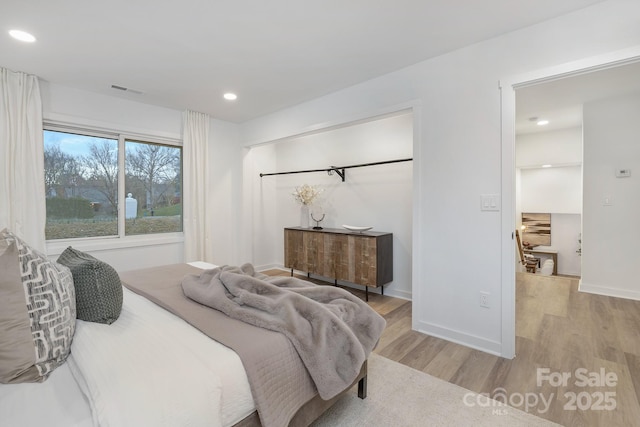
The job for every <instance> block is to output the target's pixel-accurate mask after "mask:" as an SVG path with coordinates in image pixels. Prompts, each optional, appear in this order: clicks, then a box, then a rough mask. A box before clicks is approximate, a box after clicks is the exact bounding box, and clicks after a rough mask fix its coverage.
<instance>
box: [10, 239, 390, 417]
mask: <svg viewBox="0 0 640 427" xmlns="http://www.w3.org/2000/svg"><path fill="white" fill-rule="evenodd" d="M0 249H1V248H0ZM0 254H2V251H1V250H0ZM0 267H2V260H1V259H0ZM214 267H215V266H214V265H211V264H206V263H201V262H200V263H191V264H176V265H171V266H164V267H158V268H153V269H144V270H135V271H130V272H124V273H120V278H121V280H122V283H123V285H124V287H123V290H122V308H121V312H120V314H119V318H118V319H117V321H114V322H113V323H111V324H103V323H95V322H88V321H83V320H76V322H75V333H74V335H73V342H72V344H71V346H70V347H71V348H70V354H69V356H68V357H67V358H66V361H65V362H64V363H61V364H60V366H58V367H57V368H56V369H54V370H53V371H52V372H50V373H49V374H48V378H47V379H46V381H43V382H27V383H20V384H0V419H2V424H3V425H15V426H18V425H19V426H40V425H49V426H78V427H84V426H87V427H88V426H129V425H130V426H142V425H153V426H162V425H166V426H180V425H189V426H200V425H202V426H205V425H206V426H218V425H219V426H260V425H262V426H267V427H269V426H278V425H309V424H310V423H311V422H312V421H313V420H315V419H316V418H317V417H318V416H319V415H321V414H322V413H323V412H324V411H325V410H326V409H327V408H328V407H330V406H331V405H332V404H333V403H334V402H335V401H336V400H338V399H339V398H340V396H341V395H342V394H343V393H344V392H347V391H348V390H350V389H351V388H352V386H354V385H355V384H357V385H358V395H359V396H360V397H361V398H364V397H366V359H365V361H364V363H362V365H361V366H360V367H359V369H358V373H357V375H356V376H355V378H353V381H352V382H350V383H349V384H348V385H347V386H345V387H344V390H341V391H340V393H336V394H335V395H332V396H331V398H329V399H326V398H325V399H323V398H321V397H320V396H319V394H318V391H317V388H316V387H315V384H314V380H313V379H312V378H311V376H310V374H309V372H308V371H307V370H306V368H305V366H304V364H302V363H301V361H300V360H295V359H296V358H298V359H300V356H298V355H297V352H296V350H295V348H292V345H291V344H290V343H289V344H287V342H289V340H287V338H286V337H284V336H283V334H281V333H279V332H275V331H270V330H267V329H263V328H258V327H256V326H253V325H250V324H247V323H244V322H241V321H239V320H237V319H233V318H229V317H228V316H226V315H224V314H222V313H221V312H218V311H217V310H213V309H212V308H209V307H207V306H205V305H202V304H200V303H198V302H196V301H194V300H192V299H189V298H186V297H185V295H184V294H182V292H181V291H180V289H181V288H180V282H181V280H182V278H183V277H184V276H185V275H191V276H193V277H197V276H198V275H200V274H201V273H202V272H205V271H211V269H213V268H214ZM76 288H77V285H76ZM132 289H133V290H132ZM183 317H184V318H183ZM0 320H1V319H0ZM382 327H384V326H382ZM243 335H246V336H247V337H249V341H250V342H248V343H247V342H246V340H245V341H244V342H243V340H238V339H237V338H238V336H243ZM213 337H215V338H214V339H212V338H213ZM277 342H279V343H280V347H278V346H277V345H275V343H277ZM283 348H284V350H283ZM256 349H259V351H256ZM252 364H253V365H252ZM301 366H302V368H301ZM256 371H257V372H258V374H256ZM277 371H282V372H287V371H289V372H288V373H286V374H281V373H276V372H277ZM274 396H278V398H277V399H274ZM324 397H326V396H324Z"/></svg>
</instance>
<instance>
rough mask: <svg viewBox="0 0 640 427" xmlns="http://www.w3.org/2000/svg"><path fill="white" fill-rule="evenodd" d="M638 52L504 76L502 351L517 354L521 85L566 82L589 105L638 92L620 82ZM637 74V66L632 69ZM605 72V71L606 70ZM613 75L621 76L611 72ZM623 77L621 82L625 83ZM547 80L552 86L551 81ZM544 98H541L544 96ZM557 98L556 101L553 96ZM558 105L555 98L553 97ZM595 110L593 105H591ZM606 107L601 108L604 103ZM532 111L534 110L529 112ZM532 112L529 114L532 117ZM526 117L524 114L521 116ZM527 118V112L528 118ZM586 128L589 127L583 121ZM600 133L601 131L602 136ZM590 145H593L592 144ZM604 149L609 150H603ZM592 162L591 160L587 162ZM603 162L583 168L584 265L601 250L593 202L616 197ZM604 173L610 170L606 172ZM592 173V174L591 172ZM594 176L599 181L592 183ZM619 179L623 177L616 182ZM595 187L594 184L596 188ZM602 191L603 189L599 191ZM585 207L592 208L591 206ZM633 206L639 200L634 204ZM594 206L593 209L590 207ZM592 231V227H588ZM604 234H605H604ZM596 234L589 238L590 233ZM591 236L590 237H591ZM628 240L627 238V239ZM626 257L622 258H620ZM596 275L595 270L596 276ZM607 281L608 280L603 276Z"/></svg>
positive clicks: (636, 86) (590, 288)
mask: <svg viewBox="0 0 640 427" xmlns="http://www.w3.org/2000/svg"><path fill="white" fill-rule="evenodd" d="M639 58H640V48H638V49H635V50H634V51H633V52H632V51H626V52H625V53H620V54H619V55H608V56H603V57H594V58H589V59H586V60H583V61H578V62H575V63H570V64H565V65H564V66H562V67H555V68H554V69H549V70H541V71H538V72H535V73H531V74H529V75H524V76H520V77H517V78H512V79H509V80H507V81H505V82H504V83H503V82H501V91H502V141H503V144H502V154H503V164H502V170H503V182H502V187H503V207H504V209H503V211H502V212H503V213H502V215H503V216H502V219H503V222H502V223H503V239H502V253H503V257H502V259H503V283H502V285H503V286H502V289H503V301H504V304H503V319H504V322H503V343H504V349H503V355H504V356H505V357H513V356H515V351H516V348H515V315H516V313H515V273H516V262H517V258H516V250H515V244H514V240H513V237H514V230H515V228H516V212H517V210H516V209H517V207H516V167H515V160H514V159H515V154H516V152H515V150H516V148H515V135H516V122H517V111H516V97H517V93H518V92H519V91H520V90H525V89H527V90H529V89H531V90H532V91H535V89H542V88H545V87H553V86H556V88H555V89H554V90H557V87H559V86H566V89H567V90H569V89H571V90H573V91H574V95H571V96H574V98H571V96H570V95H568V94H565V96H564V98H562V99H563V100H564V101H569V100H573V101H576V100H577V98H575V96H581V97H582V100H579V101H580V102H581V103H582V105H583V106H584V105H587V104H586V103H592V102H594V103H595V101H596V100H598V99H603V98H611V97H616V96H622V97H624V93H628V92H638V93H640V82H633V84H632V83H629V82H628V81H627V82H626V83H622V79H621V78H620V75H622V74H624V73H625V72H627V71H629V70H631V68H627V67H640V66H639V65H638V59H639ZM634 72H635V73H636V74H635V75H638V74H637V73H638V71H637V68H636V71H634ZM602 73H604V74H602ZM603 75H609V78H608V79H604V80H603V81H606V80H608V81H609V83H607V84H604V83H603V82H598V83H594V82H595V80H593V79H594V78H595V77H598V76H603ZM611 76H617V77H614V78H611ZM586 81H591V83H590V88H591V89H592V90H591V95H589V96H590V97H591V98H590V99H587V98H585V95H584V94H583V93H581V92H579V91H577V87H579V86H580V85H582V84H584V83H585V82H586ZM612 81H613V82H616V83H618V85H617V87H616V88H613V89H612V87H611V85H610V83H611V82H612ZM621 83H622V84H621ZM547 85H548V86H547ZM540 102H542V100H540ZM552 103H553V102H552ZM555 105H556V106H557V105H558V104H557V102H556V103H555ZM588 110H589V112H588V113H589V114H592V113H593V111H598V110H597V109H593V108H589V109H588ZM592 110H593V111H592ZM600 111H602V109H600ZM530 117H533V116H530ZM530 117H529V118H530ZM520 119H522V117H521V118H520ZM527 119H528V118H527ZM594 130H595V129H594V128H593V126H591V129H589V132H593V131H594ZM583 131H586V130H585V129H584V127H583ZM600 137H601V136H600ZM590 150H591V149H590ZM596 152H597V150H593V152H592V151H590V153H589V154H588V155H586V156H585V161H589V162H591V163H593V165H595V164H597V162H595V161H594V158H593V157H595V160H598V159H597V156H601V155H602V154H603V153H598V154H597V155H596V154H594V153H596ZM605 154H606V153H605ZM590 156H591V157H590ZM619 166H620V167H619V168H618V166H615V167H613V166H611V167H610V168H609V169H611V170H610V171H609V172H610V174H611V175H613V174H614V169H616V168H618V169H620V170H624V169H625V167H624V166H622V165H619ZM589 167H590V168H592V165H591V164H590V166H589ZM604 167H605V166H604V165H601V166H599V167H593V169H589V170H585V171H584V172H583V177H584V185H585V186H587V187H588V188H589V191H588V192H587V193H585V199H584V200H583V202H582V205H583V214H584V213H586V217H585V218H583V221H582V229H583V230H582V231H583V233H582V239H583V240H584V241H583V242H582V244H581V245H582V246H581V247H580V249H581V250H582V255H583V258H582V260H583V266H584V265H585V264H586V263H585V261H586V259H585V258H584V253H585V250H587V251H593V252H591V253H598V252H599V251H598V249H597V248H598V246H599V240H598V239H597V238H598V235H597V233H595V232H593V230H592V229H593V228H594V227H593V224H592V223H590V221H601V220H602V219H601V218H598V215H597V214H594V213H593V212H599V211H600V210H599V209H597V210H593V209H591V207H593V206H600V205H601V204H602V205H604V204H606V203H607V202H609V203H610V202H611V201H612V200H614V198H613V196H612V195H609V194H608V193H607V190H606V189H599V188H597V180H596V179H595V175H597V171H598V170H599V169H603V168H604ZM603 173H606V172H603ZM592 174H593V175H594V176H592ZM594 181H595V183H594ZM618 183H619V182H618ZM594 187H595V189H594ZM602 191H604V193H603V194H599V193H600V192H602ZM587 209H589V210H588V211H587ZM632 210H633V211H635V206H634V207H633V209H632ZM592 211H593V212H592ZM611 212H613V210H610V211H608V212H606V213H605V214H610V213H611ZM586 231H588V232H586ZM617 232H618V234H620V239H621V240H624V236H623V235H622V233H619V230H618V231H617ZM600 237H601V236H600ZM590 238H591V239H592V240H589V239H590ZM589 242H590V243H589ZM625 244H626V243H625ZM618 261H619V262H622V260H618ZM588 273H589V274H593V271H591V270H589V271H588ZM582 276H583V279H584V277H585V271H582ZM590 277H595V278H598V277H599V276H598V275H597V274H594V275H593V276H590ZM605 283H608V282H605ZM580 287H581V290H583V291H587V292H594V293H598V291H600V293H602V291H603V288H604V286H602V284H600V283H585V282H584V280H583V281H582V282H581V284H580ZM630 292H631V293H632V291H629V290H627V289H624V288H622V289H620V291H619V294H621V295H616V294H615V291H614V292H613V294H611V293H610V294H611V295H612V296H625V295H626V296H627V297H628V296H629V293H630Z"/></svg>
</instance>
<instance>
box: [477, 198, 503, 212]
mask: <svg viewBox="0 0 640 427" xmlns="http://www.w3.org/2000/svg"><path fill="white" fill-rule="evenodd" d="M480 210H481V211H499V210H500V195H499V194H481V195H480Z"/></svg>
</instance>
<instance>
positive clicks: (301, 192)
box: [291, 184, 323, 205]
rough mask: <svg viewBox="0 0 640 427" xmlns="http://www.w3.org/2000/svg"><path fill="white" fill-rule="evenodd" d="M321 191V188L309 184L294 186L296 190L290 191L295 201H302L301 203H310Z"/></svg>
mask: <svg viewBox="0 0 640 427" xmlns="http://www.w3.org/2000/svg"><path fill="white" fill-rule="evenodd" d="M322 191H323V190H322V189H318V188H316V187H314V186H311V185H309V184H303V185H302V186H301V187H296V190H295V191H294V192H293V193H291V195H292V196H293V198H294V199H295V201H296V202H298V203H302V204H303V205H310V204H311V203H313V201H314V200H315V199H316V198H317V197H318V196H319V195H320V193H322Z"/></svg>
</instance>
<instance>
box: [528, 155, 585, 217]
mask: <svg viewBox="0 0 640 427" xmlns="http://www.w3.org/2000/svg"><path fill="white" fill-rule="evenodd" d="M520 180H521V181H520V183H521V192H522V193H521V194H522V205H521V208H522V212H532V213H534V212H538V213H572V214H580V213H581V212H582V166H565V167H558V168H553V167H552V168H537V169H533V168H532V169H522V170H521V178H520Z"/></svg>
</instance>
